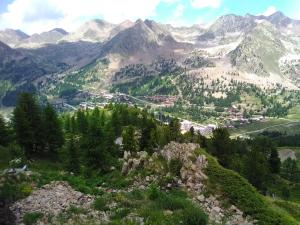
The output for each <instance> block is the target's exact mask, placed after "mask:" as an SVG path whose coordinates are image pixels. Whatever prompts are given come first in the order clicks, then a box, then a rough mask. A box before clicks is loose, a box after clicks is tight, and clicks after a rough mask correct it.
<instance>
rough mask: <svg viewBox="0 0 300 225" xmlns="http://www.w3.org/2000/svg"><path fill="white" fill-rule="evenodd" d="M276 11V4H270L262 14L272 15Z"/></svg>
mask: <svg viewBox="0 0 300 225" xmlns="http://www.w3.org/2000/svg"><path fill="white" fill-rule="evenodd" d="M275 12H277V9H276V7H275V6H269V7H268V8H267V9H266V11H265V12H263V13H262V15H264V16H270V15H272V14H274V13H275Z"/></svg>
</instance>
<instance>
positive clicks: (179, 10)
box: [173, 4, 184, 18]
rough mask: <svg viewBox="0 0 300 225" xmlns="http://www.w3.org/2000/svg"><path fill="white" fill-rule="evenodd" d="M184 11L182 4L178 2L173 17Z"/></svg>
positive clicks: (179, 15) (177, 16) (180, 15)
mask: <svg viewBox="0 0 300 225" xmlns="http://www.w3.org/2000/svg"><path fill="white" fill-rule="evenodd" d="M183 12H184V5H182V4H178V5H177V6H176V8H175V10H174V12H173V17H175V18H180V17H182V15H183Z"/></svg>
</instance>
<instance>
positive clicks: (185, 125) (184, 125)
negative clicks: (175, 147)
mask: <svg viewBox="0 0 300 225" xmlns="http://www.w3.org/2000/svg"><path fill="white" fill-rule="evenodd" d="M180 125H181V127H180V128H181V132H182V133H186V132H188V131H189V130H190V129H191V127H193V128H194V131H195V132H199V133H200V134H201V135H209V134H211V133H212V132H213V131H214V130H215V129H216V128H218V126H217V125H215V124H208V125H202V124H197V123H194V122H192V121H189V120H183V121H181V122H180Z"/></svg>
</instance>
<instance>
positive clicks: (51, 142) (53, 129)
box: [43, 104, 64, 155]
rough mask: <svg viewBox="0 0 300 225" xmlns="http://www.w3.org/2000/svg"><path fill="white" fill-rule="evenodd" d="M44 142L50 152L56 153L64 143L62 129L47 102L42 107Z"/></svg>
mask: <svg viewBox="0 0 300 225" xmlns="http://www.w3.org/2000/svg"><path fill="white" fill-rule="evenodd" d="M43 114H44V132H45V144H46V147H47V148H48V151H49V153H50V154H54V155H55V154H56V153H57V150H58V149H59V148H60V147H61V146H62V145H63V144H64V137H63V131H62V128H61V124H60V122H59V120H58V117H57V114H56V112H55V110H54V109H53V108H52V107H51V106H50V105H49V104H48V105H47V106H46V107H45V109H44V112H43Z"/></svg>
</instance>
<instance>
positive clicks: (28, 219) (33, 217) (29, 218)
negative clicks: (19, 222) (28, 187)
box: [23, 212, 43, 225]
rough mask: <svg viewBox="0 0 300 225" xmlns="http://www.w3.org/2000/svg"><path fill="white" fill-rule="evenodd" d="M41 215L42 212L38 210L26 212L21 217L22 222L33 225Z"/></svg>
mask: <svg viewBox="0 0 300 225" xmlns="http://www.w3.org/2000/svg"><path fill="white" fill-rule="evenodd" d="M42 217H43V214H42V213H40V212H32V213H26V214H25V215H24V217H23V222H24V224H25V225H33V224H36V222H37V221H38V220H39V219H41V218H42Z"/></svg>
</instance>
